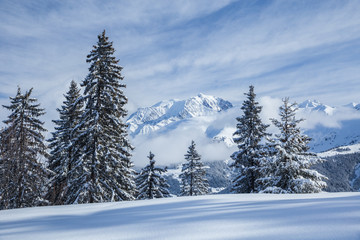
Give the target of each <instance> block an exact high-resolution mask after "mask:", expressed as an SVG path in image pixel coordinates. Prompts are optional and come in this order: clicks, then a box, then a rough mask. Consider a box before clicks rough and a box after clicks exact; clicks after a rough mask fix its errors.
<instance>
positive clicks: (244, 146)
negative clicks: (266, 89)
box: [231, 86, 270, 193]
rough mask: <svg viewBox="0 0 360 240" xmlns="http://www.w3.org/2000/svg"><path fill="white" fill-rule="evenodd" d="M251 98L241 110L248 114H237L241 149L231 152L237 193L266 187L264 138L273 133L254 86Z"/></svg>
mask: <svg viewBox="0 0 360 240" xmlns="http://www.w3.org/2000/svg"><path fill="white" fill-rule="evenodd" d="M245 95H246V96H247V99H246V100H245V101H244V102H243V105H242V107H241V110H243V113H244V115H243V116H241V117H237V118H236V120H237V121H238V123H237V124H236V128H237V130H236V132H235V133H234V136H237V137H236V138H234V142H235V143H237V144H238V149H239V150H238V151H236V152H234V153H233V154H232V155H231V158H232V159H233V160H234V162H233V163H232V165H231V166H232V167H234V169H235V176H234V179H233V180H232V191H233V192H236V193H252V192H258V191H260V190H262V187H263V186H262V185H261V182H259V181H258V180H259V179H260V178H261V177H262V176H261V172H260V169H261V167H262V164H261V163H262V161H263V159H264V158H265V156H266V151H265V146H264V144H262V141H263V140H264V138H266V137H267V136H270V134H268V133H266V129H267V128H268V127H269V125H266V124H263V123H262V121H261V118H260V116H259V114H260V113H261V109H262V107H261V106H259V103H258V102H257V101H256V100H255V97H256V94H255V93H254V86H250V87H249V92H248V93H245Z"/></svg>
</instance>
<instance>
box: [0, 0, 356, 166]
mask: <svg viewBox="0 0 360 240" xmlns="http://www.w3.org/2000/svg"><path fill="white" fill-rule="evenodd" d="M0 11H1V12H0V22H1V24H0V31H1V32H2V34H1V36H0V51H1V55H0V62H1V63H2V64H1V65H0V84H1V89H0V104H5V105H7V104H8V103H9V100H8V98H7V96H14V94H15V93H16V87H17V85H20V86H21V87H22V89H23V90H26V89H29V88H30V87H34V91H33V94H34V97H38V98H39V102H40V103H41V106H42V107H44V108H45V109H46V111H47V114H46V116H45V117H44V120H45V122H46V127H47V128H48V129H49V130H50V131H53V129H52V127H53V125H52V123H51V120H53V119H57V118H58V113H57V112H56V108H57V107H59V106H60V105H61V103H62V101H63V96H62V94H64V93H65V92H66V91H67V90H68V86H69V83H70V81H71V80H72V79H74V80H75V81H77V82H78V83H80V82H81V81H82V80H83V79H84V77H85V76H86V75H87V73H88V67H89V66H88V64H87V63H86V62H85V60H86V55H87V54H88V53H89V51H90V50H91V48H92V45H94V44H96V41H97V38H96V36H97V34H99V33H101V31H102V30H103V29H106V31H107V34H108V36H109V37H110V40H111V41H113V42H114V47H115V49H116V56H117V57H118V58H119V59H120V65H122V66H123V67H124V69H123V71H122V73H123V75H124V76H125V83H126V84H127V88H126V90H125V94H126V96H127V97H128V98H129V104H128V106H127V108H128V110H129V112H130V113H131V112H133V111H135V110H136V108H137V107H144V106H149V105H152V104H153V103H154V102H158V101H160V100H164V99H171V98H187V97H189V96H193V95H196V94H198V93H199V92H203V93H207V94H212V95H215V96H220V97H223V98H224V99H227V100H230V101H232V102H235V103H239V104H240V103H241V102H242V100H243V99H244V95H243V93H244V92H247V90H248V86H249V85H250V84H253V85H254V86H255V90H256V93H257V94H258V96H259V101H260V103H261V104H263V106H264V108H263V113H262V117H263V119H264V121H265V122H267V123H269V122H270V121H269V120H268V119H269V118H270V117H274V115H275V116H277V110H278V109H277V108H278V106H279V103H281V101H280V99H281V98H283V97H287V96H288V97H290V98H291V99H294V100H296V101H303V100H304V99H307V98H311V99H318V100H320V101H322V102H324V103H327V104H331V105H342V104H346V103H348V102H351V101H358V100H359V95H358V93H359V92H360V85H359V84H358V82H359V77H358V76H360V68H359V67H358V66H359V64H360V58H359V57H358V56H359V54H360V31H359V29H360V28H359V26H360V15H359V14H358V13H359V11H360V5H359V4H358V3H357V2H355V1H326V2H321V1H312V2H309V1H305V2H304V1H295V2H294V1H292V2H289V1H230V0H223V1H210V2H209V1H205V0H199V1H190V0H187V1H181V2H176V1H165V0H160V1H138V0H135V1H115V0H113V1H106V3H104V2H103V1H99V0H88V1H86V0H79V1H70V0H65V1H45V0H39V1H11V0H4V1H2V2H1V10H0ZM279 101H280V102H279ZM238 110H239V109H238ZM0 115H1V116H2V119H5V118H6V116H7V115H8V113H7V112H6V110H4V109H1V110H0ZM345 115H346V116H349V117H353V116H352V115H351V114H349V115H347V114H345ZM345 115H344V116H345ZM234 116H236V111H234V115H233V116H230V113H229V115H228V116H223V119H220V120H217V121H218V123H217V124H222V123H224V124H226V122H228V123H229V125H231V124H230V123H231V121H233V117H234ZM306 117H307V116H306ZM231 118H232V120H231ZM310 118H311V120H308V121H307V122H304V124H305V125H304V126H306V127H312V126H314V125H316V124H320V123H321V119H322V116H315V115H314V116H312V117H309V119H310ZM315 119H318V120H315ZM339 122H341V119H337V120H331V119H328V120H326V122H325V123H323V124H327V125H328V126H337V124H339ZM306 124H307V125H306ZM229 127H230V126H229ZM196 129H197V128H196V126H195V125H194V127H193V128H192V130H191V131H188V130H187V129H183V130H182V131H179V132H174V134H175V133H176V134H178V136H177V138H178V140H179V141H180V140H181V141H180V142H179V143H178V144H179V146H181V149H182V150H179V152H177V153H176V156H180V157H177V158H178V159H181V158H182V156H183V154H184V153H185V151H186V149H187V147H188V145H189V144H190V141H191V138H192V137H193V138H196V139H197V140H198V141H199V147H200V143H201V144H204V146H203V149H204V153H203V155H204V157H206V158H210V157H211V156H214V158H219V157H220V155H217V152H214V153H211V154H208V153H210V152H211V150H212V149H214V148H212V147H211V146H212V145H211V144H209V143H207V142H206V141H207V139H206V138H204V137H203V136H202V135H203V134H204V133H203V129H202V128H201V130H196ZM200 136H201V137H200ZM167 137H168V138H172V137H173V136H172V135H171V136H170V135H169V136H167ZM151 141H152V140H151ZM154 141H155V142H154V143H147V144H145V143H142V142H141V141H140V140H139V141H137V140H136V139H135V140H134V143H135V146H136V147H137V149H139V150H136V151H137V152H136V153H135V154H136V158H138V156H139V158H138V159H140V158H142V157H141V156H142V155H143V158H144V159H145V161H146V156H147V154H148V151H149V150H151V149H148V148H154V150H153V151H154V153H155V154H157V153H156V152H158V155H161V154H162V153H160V152H161V146H165V145H162V144H165V143H166V142H167V138H162V137H159V138H158V139H154ZM176 141H177V140H175V142H176ZM137 144H139V146H137ZM174 146H176V144H174ZM140 149H144V150H141V151H143V152H141V153H140V152H139V151H140ZM155 151H156V152H155ZM226 151H227V150H219V154H220V153H221V154H222V155H221V156H224V158H225V157H227V155H226V154H228V153H227V152H226ZM222 152H223V153H222ZM225 153H226V154H225ZM159 158H161V159H164V161H165V159H166V158H167V156H159Z"/></svg>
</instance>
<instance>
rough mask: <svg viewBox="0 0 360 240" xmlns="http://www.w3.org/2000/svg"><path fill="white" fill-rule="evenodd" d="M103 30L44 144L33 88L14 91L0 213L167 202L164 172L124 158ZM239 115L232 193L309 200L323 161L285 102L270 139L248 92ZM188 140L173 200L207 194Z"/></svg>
mask: <svg viewBox="0 0 360 240" xmlns="http://www.w3.org/2000/svg"><path fill="white" fill-rule="evenodd" d="M114 52H115V50H114V48H113V46H112V42H110V41H109V39H108V37H107V36H106V35H105V31H104V32H102V34H100V35H99V36H98V42H97V44H96V45H95V46H94V47H93V49H92V51H91V52H90V54H89V55H88V56H87V60H86V61H87V62H88V63H89V64H90V67H89V73H88V75H87V76H86V78H85V79H84V80H83V81H82V83H81V85H80V86H81V89H80V88H79V87H78V85H77V84H76V83H75V82H74V81H72V82H71V83H70V88H69V90H68V92H67V93H66V94H65V95H64V98H65V100H64V101H63V104H62V106H61V107H60V108H58V109H57V111H58V113H59V119H58V120H53V122H54V124H55V131H54V132H52V133H51V138H50V139H48V140H47V141H48V146H46V144H45V138H44V135H43V134H44V132H45V131H46V129H45V128H44V127H43V125H44V122H42V121H41V120H40V117H41V116H42V115H44V114H45V111H44V109H42V108H41V107H40V104H38V103H37V99H35V98H33V97H31V94H32V89H30V90H29V91H25V93H23V92H22V91H21V89H20V87H19V88H18V90H17V94H16V96H15V97H10V105H9V106H3V107H5V108H6V109H8V110H9V111H10V112H11V113H10V115H9V116H8V119H6V120H5V121H4V123H5V124H6V126H5V127H4V128H3V129H1V132H0V143H1V144H0V209H12V208H22V207H32V206H43V205H64V204H81V203H97V202H109V201H128V200H135V199H153V198H163V197H170V193H169V190H168V188H169V185H168V183H167V182H166V180H165V178H164V176H163V174H164V173H165V172H166V171H167V169H166V168H159V167H157V166H155V163H156V162H155V159H154V157H155V155H154V154H153V153H151V152H150V153H149V156H148V159H149V164H148V165H146V166H145V167H144V168H143V169H141V171H140V172H139V173H136V172H135V170H134V169H133V163H132V161H131V156H132V151H133V150H134V147H133V146H132V145H131V143H130V141H129V139H128V132H127V125H126V124H125V122H124V118H125V117H126V116H127V111H126V109H125V105H126V104H127V102H128V99H127V98H126V97H125V95H124V92H123V89H124V88H125V87H126V85H125V84H124V83H123V76H122V75H121V70H122V67H121V66H119V65H118V62H119V60H117V59H116V58H115V57H114ZM246 96H247V99H246V100H245V101H244V103H243V106H242V108H241V109H242V110H243V115H242V116H241V117H238V118H237V121H238V123H237V126H236V127H237V131H236V132H235V133H234V136H235V138H234V141H235V143H237V144H238V151H236V152H235V153H233V154H232V156H231V158H232V159H233V160H234V162H233V164H232V167H233V169H234V178H233V181H232V190H233V192H235V193H254V192H264V193H310V192H319V191H320V190H321V189H322V188H324V187H325V186H326V185H325V183H324V182H323V181H322V180H323V178H324V176H322V175H321V174H319V173H317V172H316V171H315V170H310V169H309V168H310V166H311V165H313V164H315V163H318V162H319V161H321V160H320V159H319V158H317V157H316V155H315V154H311V153H308V152H307V151H308V149H309V148H308V146H307V144H308V142H309V140H310V139H309V138H308V137H307V136H305V135H303V134H301V132H300V129H299V128H298V127H297V124H298V123H299V122H300V121H302V119H300V120H296V119H295V111H296V105H295V104H290V103H289V101H288V98H285V99H284V100H283V103H284V105H283V106H282V107H280V117H281V119H280V120H275V119H273V120H272V122H273V124H274V125H275V126H276V127H278V128H279V130H280V133H279V134H277V135H275V137H273V138H271V135H270V134H269V133H267V132H266V129H267V127H268V125H266V124H263V123H262V122H261V118H260V116H259V114H260V112H261V106H259V104H258V103H257V102H256V101H255V96H256V95H255V93H254V87H253V86H250V90H249V93H246ZM195 147H196V144H195V142H194V141H192V142H191V145H190V146H189V149H188V151H187V153H186V154H185V160H186V162H185V163H184V164H183V165H182V173H181V174H180V179H181V195H182V196H195V195H204V194H208V193H209V192H210V189H209V184H208V181H207V179H206V176H205V175H206V168H207V167H206V166H204V164H203V163H202V161H201V156H200V155H199V154H198V152H197V150H196V148H195Z"/></svg>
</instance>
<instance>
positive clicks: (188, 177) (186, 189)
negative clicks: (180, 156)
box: [180, 141, 209, 196]
mask: <svg viewBox="0 0 360 240" xmlns="http://www.w3.org/2000/svg"><path fill="white" fill-rule="evenodd" d="M195 146H196V144H195V142H194V141H192V142H191V145H190V146H189V150H188V151H187V154H185V160H186V161H187V162H186V163H184V164H183V165H182V170H181V174H180V178H181V195H182V196H193V195H204V194H207V193H209V183H208V181H207V179H206V176H205V175H206V171H205V167H204V164H203V163H202V161H201V156H200V155H199V154H198V152H197V151H196V149H195Z"/></svg>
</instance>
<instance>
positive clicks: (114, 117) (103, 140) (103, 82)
mask: <svg viewBox="0 0 360 240" xmlns="http://www.w3.org/2000/svg"><path fill="white" fill-rule="evenodd" d="M114 52H115V50H114V48H113V46H112V42H109V40H108V37H107V36H105V31H104V32H103V33H102V34H100V35H99V36H98V42H97V45H95V46H94V49H93V50H92V51H91V52H90V54H89V55H88V56H87V62H88V63H90V68H89V74H88V76H87V77H86V78H85V79H84V81H83V82H82V84H81V86H82V87H84V94H83V97H82V101H84V114H83V115H82V116H81V119H80V123H79V124H78V126H77V127H76V128H75V130H76V131H77V132H79V136H78V137H77V138H76V139H75V145H76V148H77V151H76V154H77V156H78V157H77V162H76V163H75V164H74V165H75V166H74V167H75V168H74V169H73V170H72V171H73V172H74V175H76V176H77V177H76V178H75V179H72V180H71V184H70V186H71V189H69V196H68V200H67V202H68V203H93V202H106V201H121V200H132V199H134V195H135V192H136V186H135V182H134V176H133V174H134V170H133V169H132V162H131V161H130V157H131V151H132V150H133V146H132V145H131V144H130V142H129V140H128V133H127V125H126V124H125V123H124V122H123V121H122V119H123V118H124V117H125V116H126V115H127V111H126V110H125V108H124V106H125V104H126V103H127V101H128V100H127V98H126V97H125V96H124V93H123V90H122V89H123V88H125V87H126V85H125V84H123V83H121V81H122V80H123V76H122V75H121V70H122V67H120V66H119V65H118V62H119V60H116V58H115V57H114Z"/></svg>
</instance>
